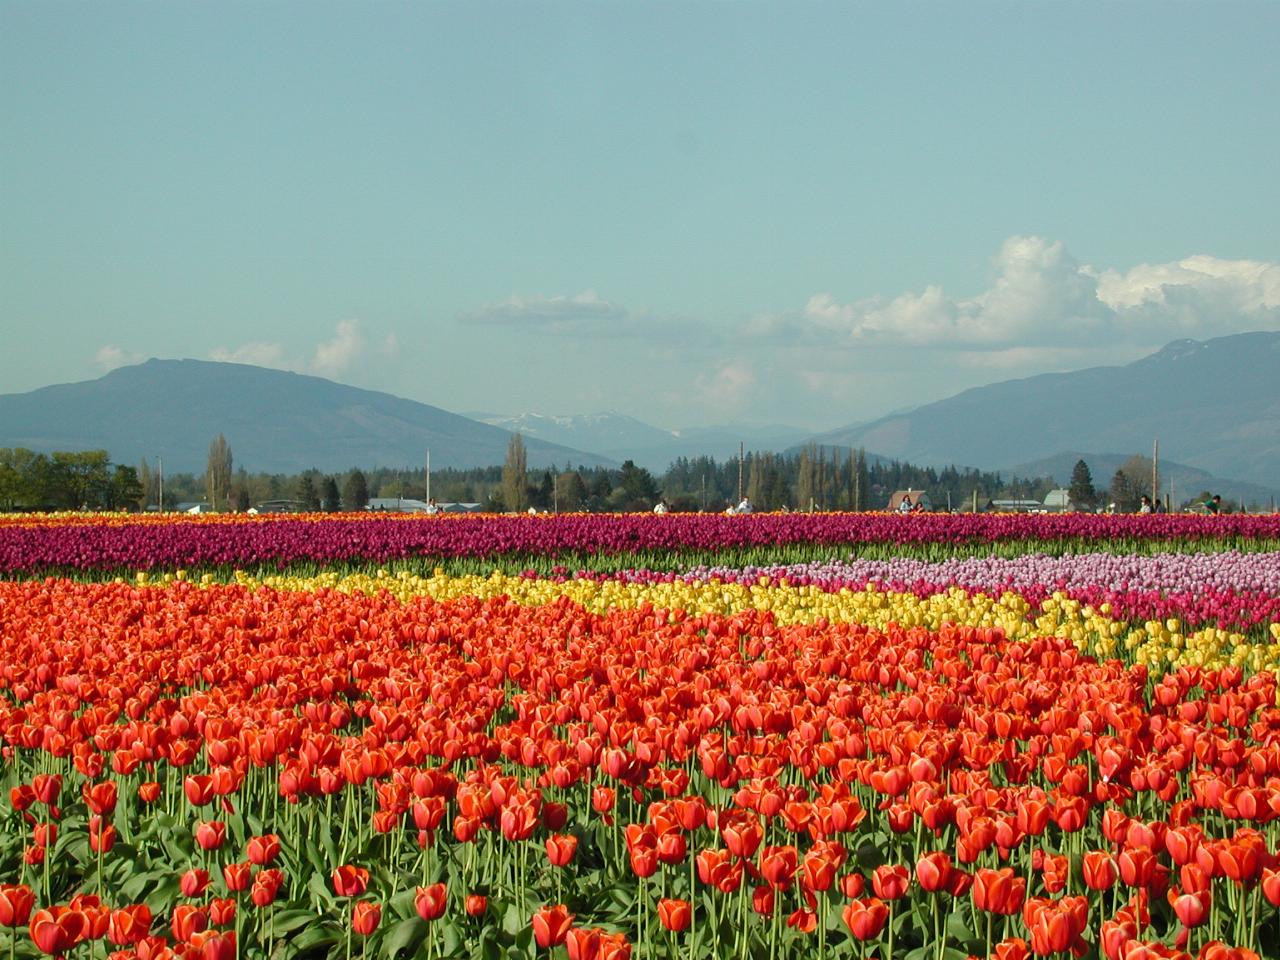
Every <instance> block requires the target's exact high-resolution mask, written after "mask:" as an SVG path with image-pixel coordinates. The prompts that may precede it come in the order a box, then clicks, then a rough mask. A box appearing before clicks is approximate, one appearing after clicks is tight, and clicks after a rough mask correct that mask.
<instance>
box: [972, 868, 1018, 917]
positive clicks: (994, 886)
mask: <svg viewBox="0 0 1280 960" xmlns="http://www.w3.org/2000/svg"><path fill="white" fill-rule="evenodd" d="M970 892H971V893H972V895H973V905H974V906H975V907H977V908H978V909H979V910H983V911H985V912H987V913H995V914H999V915H1000V916H1006V917H1007V916H1013V915H1014V914H1016V913H1017V912H1018V911H1019V910H1021V909H1022V901H1023V900H1024V899H1025V897H1026V894H1027V880H1026V878H1025V877H1022V876H1018V875H1017V874H1016V873H1015V872H1014V870H1013V868H1012V867H1003V868H1001V869H999V870H990V869H986V868H983V869H981V870H978V871H977V873H975V874H974V877H973V887H972V888H971V891H970Z"/></svg>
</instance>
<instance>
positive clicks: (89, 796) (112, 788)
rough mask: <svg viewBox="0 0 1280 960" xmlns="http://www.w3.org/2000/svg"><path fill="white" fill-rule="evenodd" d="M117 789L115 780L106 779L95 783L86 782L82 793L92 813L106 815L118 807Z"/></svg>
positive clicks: (81, 790) (81, 789)
mask: <svg viewBox="0 0 1280 960" xmlns="http://www.w3.org/2000/svg"><path fill="white" fill-rule="evenodd" d="M117 790H118V788H117V786H116V782H115V781H114V780H104V781H102V782H101V783H95V784H93V785H90V784H87V783H86V784H85V785H84V786H83V787H81V788H80V793H81V796H83V797H84V803H85V806H86V807H88V808H89V812H90V813H96V814H97V815H98V816H100V817H105V816H108V815H110V814H111V812H112V811H113V810H115V808H116V795H117Z"/></svg>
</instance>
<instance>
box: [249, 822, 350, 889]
mask: <svg viewBox="0 0 1280 960" xmlns="http://www.w3.org/2000/svg"><path fill="white" fill-rule="evenodd" d="M244 852H245V858H246V859H247V860H248V861H249V862H250V863H252V864H253V865H254V866H258V867H265V866H268V865H270V864H271V863H273V862H274V861H275V859H276V857H278V856H279V855H280V838H279V837H277V836H276V835H275V834H274V833H268V834H265V835H263V836H261V837H250V838H249V841H248V842H247V843H246V844H245V848H244ZM338 869H339V870H341V869H343V868H342V867H339V868H338ZM364 882H365V885H366V886H367V885H368V883H369V874H368V871H367V870H366V871H365V874H364ZM337 883H338V881H337V879H336V871H335V879H334V886H335V888H336V886H337ZM361 893H364V888H363V887H362V888H361V889H360V891H359V893H354V894H346V893H339V894H338V896H340V897H346V896H355V897H358V896H359V895H360V894H361Z"/></svg>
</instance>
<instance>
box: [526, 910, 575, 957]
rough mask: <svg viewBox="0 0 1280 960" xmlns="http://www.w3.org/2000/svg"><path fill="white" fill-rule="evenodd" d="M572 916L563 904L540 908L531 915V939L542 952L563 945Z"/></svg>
mask: <svg viewBox="0 0 1280 960" xmlns="http://www.w3.org/2000/svg"><path fill="white" fill-rule="evenodd" d="M572 922H573V916H572V915H571V914H570V913H569V908H568V907H566V906H565V905H564V904H556V905H555V906H553V907H542V908H541V909H540V910H538V911H537V912H535V913H534V915H533V939H534V940H535V941H536V942H537V944H538V946H539V947H541V948H542V949H543V950H546V949H549V948H551V947H557V946H559V945H560V944H562V943H564V941H565V935H566V934H567V933H568V932H569V925H570V924H571V923H572Z"/></svg>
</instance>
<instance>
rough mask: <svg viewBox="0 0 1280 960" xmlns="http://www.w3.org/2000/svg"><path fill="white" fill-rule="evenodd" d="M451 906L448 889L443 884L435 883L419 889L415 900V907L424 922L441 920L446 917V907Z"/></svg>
mask: <svg viewBox="0 0 1280 960" xmlns="http://www.w3.org/2000/svg"><path fill="white" fill-rule="evenodd" d="M448 905H449V893H448V889H447V888H446V887H445V885H444V884H443V883H433V884H432V885H431V886H429V887H418V890H417V893H416V895H415V896H414V898H413V907H414V909H415V910H417V911H418V916H420V917H421V918H422V919H423V920H426V921H428V922H429V921H431V920H439V919H440V918H441V917H442V916H444V911H445V907H447V906H448Z"/></svg>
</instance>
